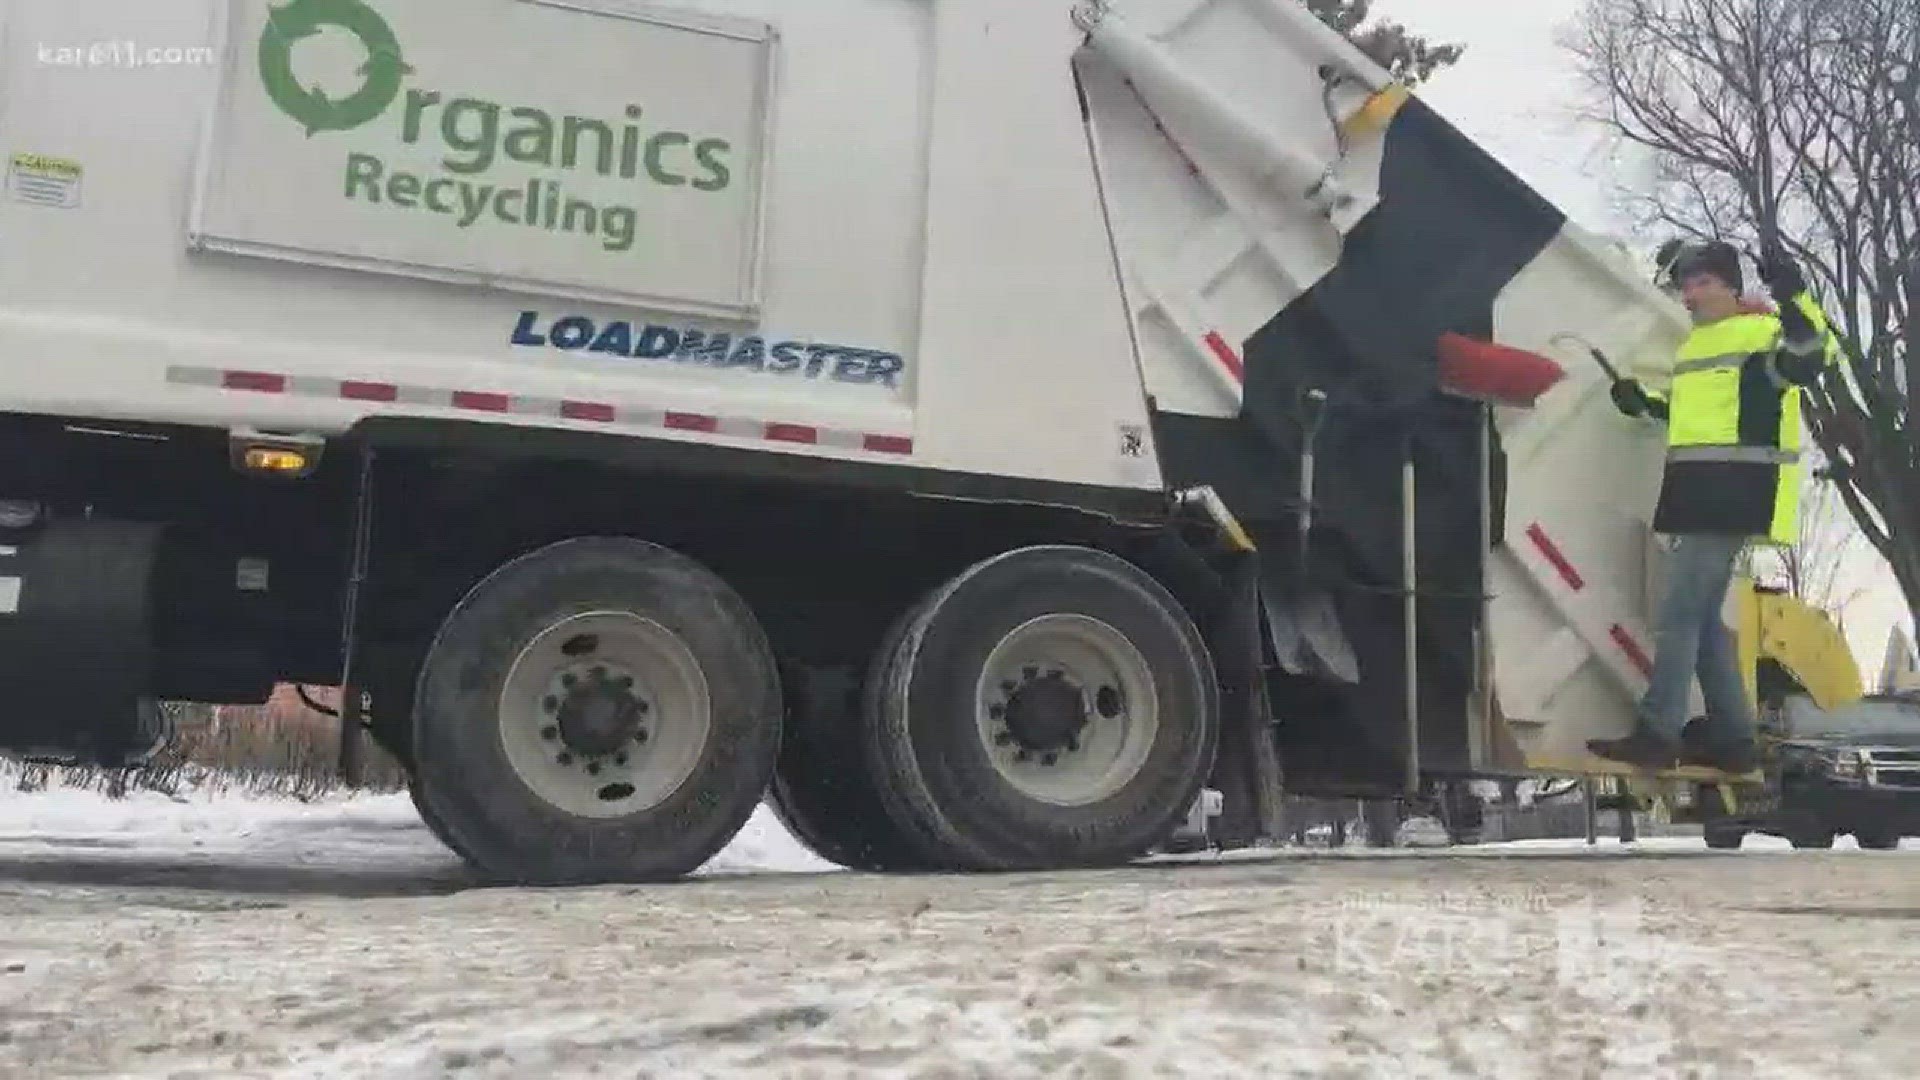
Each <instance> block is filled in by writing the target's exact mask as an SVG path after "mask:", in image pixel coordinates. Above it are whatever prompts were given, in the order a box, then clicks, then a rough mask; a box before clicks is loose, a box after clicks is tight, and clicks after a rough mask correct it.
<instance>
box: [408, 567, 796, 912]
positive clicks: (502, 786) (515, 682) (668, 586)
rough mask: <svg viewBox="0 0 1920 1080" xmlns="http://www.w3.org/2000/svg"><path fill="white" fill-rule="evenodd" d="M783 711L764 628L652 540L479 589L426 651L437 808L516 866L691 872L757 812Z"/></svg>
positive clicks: (425, 784) (551, 879)
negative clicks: (648, 542) (651, 541)
mask: <svg viewBox="0 0 1920 1080" xmlns="http://www.w3.org/2000/svg"><path fill="white" fill-rule="evenodd" d="M780 713H781V704H780V684H779V678H778V674H777V671H776V669H775V666H774V660H773V655H772V650H771V649H770V648H769V646H768V644H767V640H766V637H765V634H764V633H763V632H762V630H761V628H760V625H759V623H758V621H757V620H755V618H754V617H753V614H752V612H751V611H749V610H748V608H747V606H746V604H745V602H744V601H742V600H741V599H740V598H739V596H738V595H737V594H735V593H734V591H733V590H732V589H730V588H729V587H728V586H727V585H726V584H725V583H724V582H722V581H721V580H720V579H719V578H718V577H716V576H714V575H713V574H712V573H711V572H709V571H707V570H706V569H704V568H703V567H701V566H699V565H698V564H696V563H694V562H692V561H691V560H689V559H686V558H684V557H682V556H680V555H678V554H675V553H674V552H671V551H668V550H666V549H664V548H661V547H657V546H655V545H652V544H647V543H642V542H639V541H634V540H624V539H604V538H595V539H581V540H569V541H566V542H563V543H560V544H555V545H553V546H551V547H548V548H545V549H542V550H540V551H537V552H534V553H533V554H530V555H527V556H524V557H522V558H520V559H517V560H515V561H514V562H511V563H509V564H507V565H506V566H504V567H502V568H501V569H500V570H498V571H495V572H494V574H493V575H492V576H490V577H489V578H487V580H485V581H483V582H481V583H480V584H479V585H478V586H476V587H475V588H474V589H473V591H472V592H470V593H469V594H468V595H467V597H466V598H465V599H464V600H462V601H461V603H460V604H459V605H458V606H457V607H456V608H455V609H454V611H453V614H452V615H450V616H449V617H448V618H447V620H446V622H445V624H444V625H443V626H442V627H441V630H440V633H439V635H438V637H437V638H436V639H435V641H434V642H433V645H432V647H431V648H430V649H429V651H428V654H427V658H426V662H425V664H424V665H423V667H422V670H421V673H420V680H419V691H418V693H417V694H416V696H415V713H414V748H415V757H416V760H417V770H418V779H419V790H418V797H419V798H420V799H421V800H422V801H423V802H424V804H425V806H424V807H423V813H422V816H423V817H425V816H427V814H429V813H430V814H432V815H433V817H434V818H435V819H437V821H438V823H439V824H440V826H441V827H442V828H443V829H444V830H445V831H446V832H447V833H448V834H449V836H450V837H451V838H452V840H453V841H454V843H453V844H452V846H453V847H454V848H455V849H456V850H457V851H461V852H462V853H465V854H469V855H470V857H471V858H472V860H473V861H474V862H475V863H477V864H478V865H479V866H480V868H481V869H483V870H485V871H486V872H488V873H489V874H492V875H495V876H498V877H502V878H507V879H510V880H515V881H522V882H527V883H532V884H576V883H589V882H600V881H658V880H665V879H671V878H676V877H679V876H681V875H684V874H686V873H689V872H691V871H692V870H695V869H697V868H698V867H699V866H700V865H701V864H703V863H705V862H706V861H707V860H708V859H710V858H712V857H713V856H714V855H715V854H716V853H718V852H719V851H720V849H721V848H723V847H725V846H726V844H727V842H728V841H730V840H731V839H733V837H734V835H735V834H736V833H738V832H739V831H740V828H741V827H742V826H743V825H744V824H746V821H747V818H748V817H749V816H750V815H751V814H752V813H753V810H754V807H755V806H756V805H757V804H758V803H759V801H760V796H761V793H762V792H763V791H765V790H766V786H767V782H768V780H769V779H770V777H771V774H772V772H773V765H774V760H775V758H776V756H777V754H778V752H779V747H780Z"/></svg>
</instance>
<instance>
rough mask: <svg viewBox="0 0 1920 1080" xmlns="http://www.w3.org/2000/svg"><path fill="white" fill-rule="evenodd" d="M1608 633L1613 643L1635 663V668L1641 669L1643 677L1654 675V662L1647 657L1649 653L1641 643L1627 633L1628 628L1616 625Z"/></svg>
mask: <svg viewBox="0 0 1920 1080" xmlns="http://www.w3.org/2000/svg"><path fill="white" fill-rule="evenodd" d="M1607 632H1608V633H1609V634H1610V635H1612V637H1613V643H1614V644H1615V645H1618V646H1620V651H1621V652H1623V653H1626V654H1627V659H1629V660H1631V661H1633V666H1634V667H1637V668H1639V669H1640V673H1641V674H1642V675H1652V674H1653V660H1652V659H1651V658H1650V657H1648V656H1647V651H1646V650H1645V649H1642V648H1641V647H1640V643H1639V642H1637V641H1635V640H1633V635H1632V634H1629V633H1627V628H1626V627H1624V626H1621V625H1620V624H1619V623H1614V624H1613V629H1611V630H1609V631H1607Z"/></svg>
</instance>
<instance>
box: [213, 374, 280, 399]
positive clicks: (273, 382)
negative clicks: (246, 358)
mask: <svg viewBox="0 0 1920 1080" xmlns="http://www.w3.org/2000/svg"><path fill="white" fill-rule="evenodd" d="M220 385H221V387H222V388H224V389H227V390H257V391H259V392H260V393H263V394H284V393H286V392H287V377H286V376H285V375H269V374H267V373H266V372H264V371H224V372H221V373H220Z"/></svg>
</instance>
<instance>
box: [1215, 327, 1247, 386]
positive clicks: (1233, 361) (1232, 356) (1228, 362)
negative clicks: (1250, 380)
mask: <svg viewBox="0 0 1920 1080" xmlns="http://www.w3.org/2000/svg"><path fill="white" fill-rule="evenodd" d="M1206 341H1207V348H1209V349H1212V350H1213V355H1214V356H1216V357H1218V358H1219V360H1220V363H1221V366H1223V367H1225V368H1226V369H1227V374H1229V375H1232V376H1233V377H1234V379H1235V380H1236V381H1239V382H1245V381H1246V379H1247V372H1246V366H1245V365H1244V364H1242V363H1241V362H1240V354H1239V353H1236V352H1234V351H1233V346H1231V345H1229V344H1227V339H1226V338H1223V337H1221V336H1220V331H1218V330H1209V331H1207V338H1206Z"/></svg>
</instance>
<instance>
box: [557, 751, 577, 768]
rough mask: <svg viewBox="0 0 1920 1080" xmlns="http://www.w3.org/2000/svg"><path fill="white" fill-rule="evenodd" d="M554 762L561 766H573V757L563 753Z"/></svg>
mask: <svg viewBox="0 0 1920 1080" xmlns="http://www.w3.org/2000/svg"><path fill="white" fill-rule="evenodd" d="M553 760H554V761H555V762H557V763H559V764H561V765H571V764H573V755H572V754H569V753H566V752H565V751H562V752H561V754H560V756H559V757H557V758H554V759H553Z"/></svg>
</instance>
